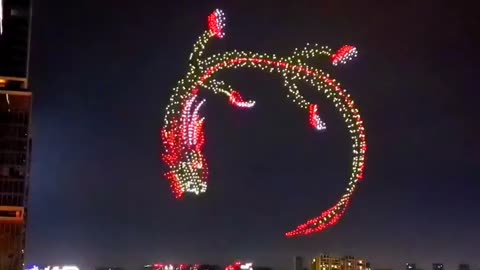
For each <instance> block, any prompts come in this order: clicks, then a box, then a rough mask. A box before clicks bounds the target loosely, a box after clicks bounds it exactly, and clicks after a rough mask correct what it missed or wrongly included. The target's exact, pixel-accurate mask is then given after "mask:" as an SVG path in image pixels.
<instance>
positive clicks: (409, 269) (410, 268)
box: [405, 263, 417, 270]
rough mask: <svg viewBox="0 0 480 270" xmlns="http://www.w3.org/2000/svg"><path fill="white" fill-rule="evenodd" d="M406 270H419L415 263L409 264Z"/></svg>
mask: <svg viewBox="0 0 480 270" xmlns="http://www.w3.org/2000/svg"><path fill="white" fill-rule="evenodd" d="M405 270H417V265H416V264H414V263H407V264H406V267H405Z"/></svg>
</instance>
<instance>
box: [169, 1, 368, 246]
mask: <svg viewBox="0 0 480 270" xmlns="http://www.w3.org/2000/svg"><path fill="white" fill-rule="evenodd" d="M224 28H225V17H224V15H223V12H222V11H221V10H218V9H217V10H215V11H214V12H213V13H212V14H211V15H210V16H208V29H207V30H206V31H205V32H204V33H203V34H202V35H201V36H200V38H199V39H198V40H197V42H196V43H195V44H194V46H193V52H192V53H191V55H190V58H189V60H190V62H189V71H188V72H187V74H186V76H185V77H184V78H183V79H181V80H180V81H179V82H178V85H177V86H176V87H175V88H174V89H173V94H172V96H171V98H170V102H169V104H168V106H167V110H166V115H165V124H164V127H163V129H162V141H163V145H164V153H163V155H162V158H163V160H164V162H165V163H166V164H167V166H168V171H167V172H166V173H165V176H166V178H167V179H168V180H169V181H170V185H171V188H172V191H173V193H174V195H175V197H176V198H181V197H183V195H184V194H185V193H194V194H200V193H204V192H206V190H207V178H208V166H207V162H206V159H205V155H204V154H203V147H204V145H205V134H204V124H205V118H203V117H200V115H199V114H200V111H201V107H202V106H203V104H204V103H205V101H204V100H202V101H198V100H197V97H198V95H199V94H200V92H201V91H204V90H210V91H212V92H213V93H215V94H223V95H225V96H227V98H228V101H229V102H230V103H231V104H232V105H234V106H235V107H240V108H252V107H253V106H254V104H255V102H254V101H250V100H245V99H244V98H243V97H242V95H241V94H240V92H239V91H238V90H234V88H233V87H232V86H230V85H228V84H227V83H225V82H224V81H219V80H217V79H216V75H217V74H218V73H219V72H220V71H222V70H228V69H236V68H251V69H257V70H262V71H265V72H269V73H277V74H280V75H281V76H282V77H283V79H284V86H285V87H286V88H287V90H288V91H287V97H288V98H289V99H290V100H291V101H292V102H293V103H294V104H296V105H297V106H298V107H299V108H300V109H302V110H304V111H305V115H306V117H305V120H306V122H308V123H309V125H310V126H311V127H312V128H313V129H314V130H319V131H322V130H325V129H326V125H325V123H324V122H323V120H322V119H321V117H320V114H319V112H318V106H317V105H316V104H314V103H311V102H309V101H307V99H306V98H305V97H304V96H303V95H302V94H301V92H300V90H299V88H298V86H297V82H298V81H303V82H307V83H308V84H310V85H311V86H312V87H313V88H314V89H316V90H317V91H318V92H320V93H322V94H324V95H325V96H326V97H327V99H328V100H329V101H331V102H332V103H333V104H334V105H335V107H336V109H337V111H338V112H339V113H340V115H341V116H342V118H343V120H344V122H345V125H346V127H347V129H348V132H349V135H350V138H351V142H352V164H351V173H350V176H349V179H348V184H347V188H346V190H345V193H344V194H343V195H342V196H341V198H340V199H339V201H338V202H337V203H336V204H334V205H333V206H332V207H330V208H329V209H328V210H326V211H323V212H322V213H321V214H320V215H319V216H318V217H315V218H312V219H310V220H308V221H306V222H305V223H303V224H301V225H299V226H297V227H296V228H295V229H293V230H291V231H289V232H287V233H286V234H285V235H286V236H287V237H294V236H300V235H308V234H312V233H317V232H320V231H323V230H325V229H326V228H328V227H330V226H333V225H334V224H336V223H337V222H338V221H339V220H340V218H341V217H342V216H343V214H344V213H345V211H346V209H347V206H348V205H349V203H350V201H351V196H352V194H353V192H354V191H355V189H356V186H357V183H358V182H359V181H360V180H361V179H362V178H363V175H364V169H365V153H366V151H367V144H366V137H365V129H364V126H363V120H362V119H361V117H360V114H359V111H358V109H357V107H356V106H355V103H354V101H353V99H352V98H351V96H350V95H349V94H348V93H347V92H346V90H345V89H344V88H342V87H341V86H340V83H338V82H337V81H336V80H335V79H333V78H331V77H330V75H329V74H327V73H325V72H323V71H322V70H320V69H317V68H314V67H311V66H309V65H307V64H306V60H308V59H310V58H317V57H322V56H326V57H329V58H330V60H331V63H332V64H333V65H338V64H339V63H340V64H345V63H346V62H347V61H349V60H351V59H352V58H353V57H355V56H356V55H357V50H356V49H355V47H353V46H349V45H346V46H344V47H342V48H340V49H339V50H338V51H337V52H335V53H332V50H331V49H330V48H329V47H327V46H319V45H318V44H307V45H306V46H305V47H304V48H302V49H295V51H294V52H293V54H292V55H291V56H288V57H278V56H276V55H273V54H263V53H262V54H261V53H255V52H246V51H236V50H235V51H231V52H224V53H218V54H214V55H211V56H209V57H202V56H203V52H204V50H205V48H206V45H207V43H208V42H209V41H210V40H212V39H213V38H215V37H216V38H222V37H223V36H224V35H225V32H224Z"/></svg>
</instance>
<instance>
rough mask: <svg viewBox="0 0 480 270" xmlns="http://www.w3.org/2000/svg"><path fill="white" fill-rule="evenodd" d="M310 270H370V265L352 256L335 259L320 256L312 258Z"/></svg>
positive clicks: (325, 255)
mask: <svg viewBox="0 0 480 270" xmlns="http://www.w3.org/2000/svg"><path fill="white" fill-rule="evenodd" d="M310 269H311V270H371V269H370V263H369V262H367V261H366V260H364V259H358V258H355V257H353V256H344V257H335V256H330V255H328V254H322V255H320V256H317V257H315V258H313V260H312V264H311V268H310Z"/></svg>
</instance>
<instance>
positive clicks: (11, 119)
mask: <svg viewBox="0 0 480 270" xmlns="http://www.w3.org/2000/svg"><path fill="white" fill-rule="evenodd" d="M30 1H31V0H0V269H1V270H22V269H23V258H24V252H25V251H24V249H25V228H26V222H27V202H28V185H29V177H30V154H31V149H32V148H31V147H32V145H31V132H30V126H31V111H32V110H31V109H32V93H31V92H30V91H29V90H28V59H29V47H30V44H29V43H30V26H31V24H30V21H31V3H30Z"/></svg>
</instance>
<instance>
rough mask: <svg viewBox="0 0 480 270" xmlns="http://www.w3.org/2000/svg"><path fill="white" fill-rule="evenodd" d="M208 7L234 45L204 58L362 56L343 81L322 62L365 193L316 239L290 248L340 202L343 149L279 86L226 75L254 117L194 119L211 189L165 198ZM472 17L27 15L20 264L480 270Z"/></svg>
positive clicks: (263, 6)
mask: <svg viewBox="0 0 480 270" xmlns="http://www.w3.org/2000/svg"><path fill="white" fill-rule="evenodd" d="M67 2H68V1H67ZM216 8H221V9H222V10H224V11H225V13H226V14H227V17H228V19H227V20H228V25H227V28H228V31H227V32H226V36H225V38H224V39H223V40H222V41H215V42H213V43H212V48H211V49H209V52H208V54H209V55H210V54H212V53H215V52H220V51H227V50H228V51H229V50H234V49H238V50H254V51H261V52H266V53H275V54H278V55H289V54H290V53H291V51H290V50H291V48H295V47H299V46H303V44H304V42H319V43H322V44H332V47H335V48H338V47H340V46H341V45H343V44H352V45H355V46H356V47H357V48H358V51H359V56H358V58H357V59H356V60H355V61H353V62H352V63H350V64H349V65H348V66H342V67H336V68H335V70H334V69H333V67H330V66H327V65H326V63H325V62H319V63H315V64H313V65H314V66H318V67H321V68H325V70H326V71H328V72H329V73H332V74H335V76H336V77H338V78H339V79H340V81H341V82H342V85H343V86H344V87H345V88H347V89H348V90H349V93H350V94H351V95H352V96H353V97H354V98H355V102H356V104H358V106H359V108H360V110H361V113H362V118H363V120H364V122H365V126H366V129H367V142H368V145H369V153H368V155H367V161H368V163H367V164H368V165H367V167H366V171H365V179H364V182H362V184H361V185H360V186H359V188H358V195H357V194H356V196H355V198H354V203H352V205H351V207H350V210H349V211H347V213H346V214H345V217H344V218H343V219H342V221H341V222H340V223H339V224H338V225H337V226H336V227H333V228H330V229H328V230H326V231H325V232H323V233H320V234H318V235H314V236H312V237H309V238H298V239H283V237H282V235H283V233H284V230H285V229H286V228H290V227H292V226H295V225H297V224H298V223H299V222H302V221H303V220H304V218H305V217H314V216H317V215H319V214H320V213H319V212H318V211H319V209H324V208H326V207H328V206H329V204H330V203H331V202H332V201H334V200H335V198H338V196H339V194H341V191H342V190H343V188H344V187H343V184H344V183H343V182H342V181H341V180H340V179H345V178H346V175H347V174H348V168H349V157H348V154H349V153H350V152H349V151H350V150H349V149H348V143H347V142H348V140H346V137H347V135H348V134H347V131H346V130H345V127H344V126H343V125H342V123H341V120H340V119H339V118H338V116H337V115H336V114H335V112H334V110H333V106H331V104H330V105H329V104H328V103H327V102H326V101H325V100H323V99H321V98H318V97H317V98H316V100H317V101H318V104H319V107H320V108H321V110H320V112H321V114H322V120H323V119H324V120H325V121H326V122H327V123H328V130H327V131H326V132H325V133H322V135H318V134H314V133H313V132H310V131H309V130H308V127H307V126H306V125H305V121H303V120H304V118H302V117H303V116H302V115H300V114H299V113H298V111H296V108H295V106H293V105H291V106H285V105H284V104H285V102H284V101H285V97H284V94H283V93H282V95H279V94H278V92H279V91H280V88H282V87H283V83H282V78H281V77H277V78H270V77H268V76H266V75H263V74H260V75H257V74H254V73H251V72H247V71H241V72H238V73H237V72H236V73H235V74H234V73H228V74H225V78H228V81H229V82H231V83H232V85H234V86H235V87H238V89H240V90H241V91H242V95H245V96H246V97H255V100H256V105H255V108H252V110H253V111H254V112H252V111H245V112H239V111H238V110H235V109H233V108H231V107H229V106H228V105H225V104H224V100H222V99H221V98H216V97H213V96H208V103H207V104H206V105H205V107H204V108H203V109H202V110H204V113H205V115H206V118H207V119H209V122H208V124H207V125H206V133H207V134H208V137H209V139H208V140H207V142H206V145H205V151H206V154H207V155H208V157H209V159H210V160H212V162H211V163H209V166H210V169H211V175H210V177H209V179H210V180H209V190H208V192H207V193H206V194H204V195H202V196H200V197H199V198H193V197H190V196H187V197H186V198H184V199H183V200H181V201H180V202H178V201H175V200H174V198H173V196H172V195H171V194H170V190H169V184H168V182H167V181H166V180H165V179H164V177H163V176H162V174H163V173H164V172H165V171H166V169H167V168H166V167H165V166H164V165H163V164H162V163H161V161H160V153H161V150H162V149H161V143H160V135H159V134H160V129H161V126H162V124H163V123H162V121H163V120H162V117H163V114H164V113H165V111H164V108H165V107H166V104H167V101H168V99H169V95H170V89H171V88H172V87H174V85H175V82H176V81H177V80H178V79H179V78H180V77H181V74H184V73H185V72H186V70H185V69H186V60H187V59H188V54H189V53H190V51H191V48H190V44H191V43H192V42H193V41H194V37H196V36H197V34H199V33H201V31H202V30H203V29H205V25H206V19H205V18H206V16H207V15H208V14H210V13H211V12H212V11H213V10H215V9H216ZM472 10H473V9H471V8H468V7H467V6H465V5H464V6H460V4H459V3H453V2H449V1H439V2H437V3H436V4H435V6H434V7H432V6H430V5H429V4H427V3H413V2H411V3H410V2H401V3H395V4H393V3H390V4H388V3H382V4H378V3H376V4H375V5H374V4H373V2H368V3H367V2H362V3H361V4H360V3H357V2H355V1H337V2H331V1H318V2H312V1H305V2H295V3H293V2H288V1H280V2H279V1H276V2H269V1H266V2H263V3H258V2H254V1H241V2H215V3H213V2H211V1H197V2H195V5H192V4H191V3H188V2H182V1H175V2H164V3H158V2H156V1H145V2H139V3H132V2H125V3H124V2H118V1H116V2H114V1H100V2H99V1H93V0H85V1H83V2H82V1H77V2H68V3H66V2H65V1H60V0H45V1H44V2H42V3H38V4H36V5H34V10H33V14H34V17H33V18H34V19H33V24H32V27H33V28H32V30H33V32H32V33H33V35H32V54H31V67H30V71H29V74H30V75H31V88H32V89H35V99H34V102H33V115H34V116H33V118H34V119H35V120H34V122H33V134H34V138H35V141H34V147H33V156H32V180H31V196H30V207H29V224H28V234H27V240H28V241H27V249H26V250H27V255H26V256H27V264H32V263H37V262H40V263H51V264H52V265H53V264H56V265H67V264H76V265H79V266H80V269H82V267H93V266H95V265H122V266H125V267H126V268H127V269H129V268H130V267H131V266H136V265H142V263H145V262H151V261H171V262H172V261H200V260H203V261H207V262H209V261H214V262H218V263H220V264H227V263H229V262H231V261H234V260H236V259H237V258H245V259H248V260H252V261H255V262H258V264H261V265H267V266H272V267H273V268H279V267H280V266H282V265H288V268H291V267H292V262H291V258H293V256H294V255H302V256H305V257H313V256H314V255H316V254H319V253H322V251H329V252H328V253H332V254H352V255H354V256H356V257H357V256H358V257H362V258H367V259H368V260H369V261H371V262H372V265H373V266H378V267H382V268H388V267H391V268H393V269H400V270H401V269H405V263H407V262H415V263H416V264H417V266H421V268H422V269H424V270H428V269H430V268H429V267H426V266H430V265H431V264H432V263H433V262H442V263H443V264H444V266H445V269H446V270H449V269H453V267H455V266H457V265H458V264H459V263H462V262H466V263H470V265H472V266H476V265H478V264H479V262H478V261H475V259H477V257H476V255H477V254H476V253H475V246H476V244H477V243H478V241H480V235H479V233H478V229H477V228H479V227H480V218H479V217H478V216H476V215H475V211H476V209H477V208H478V205H479V204H480V201H479V200H480V199H479V198H478V196H476V190H478V188H479V187H480V186H479V184H478V181H475V180H476V179H478V172H477V170H476V168H477V167H478V159H476V155H475V153H477V152H478V150H480V145H479V144H478V143H477V140H476V138H477V137H478V134H479V133H480V132H479V129H478V127H477V126H476V125H473V124H472V123H475V119H476V118H475V111H474V108H475V106H474V105H475V102H476V101H475V100H476V99H477V98H478V97H479V95H480V94H478V91H474V90H472V89H475V83H474V76H472V75H473V73H472V70H474V62H475V61H474V59H475V57H476V54H475V48H474V46H473V45H472V44H473V36H474V34H473V33H474V31H473V30H474V29H476V27H477V26H478V22H477V21H475V20H473V19H471V18H473V11H472ZM6 30H7V28H4V31H6ZM301 87H302V90H303V89H304V88H305V91H306V92H313V91H311V89H309V87H308V86H306V85H302V86H301ZM299 119H300V120H299ZM302 119H303V120H302ZM213 142H214V143H213ZM45 247H48V248H45ZM477 260H478V259H477ZM402 267H403V268H402ZM279 269H280V268H279ZM455 269H456V268H455ZM472 269H476V268H472ZM282 270H283V269H282Z"/></svg>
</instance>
